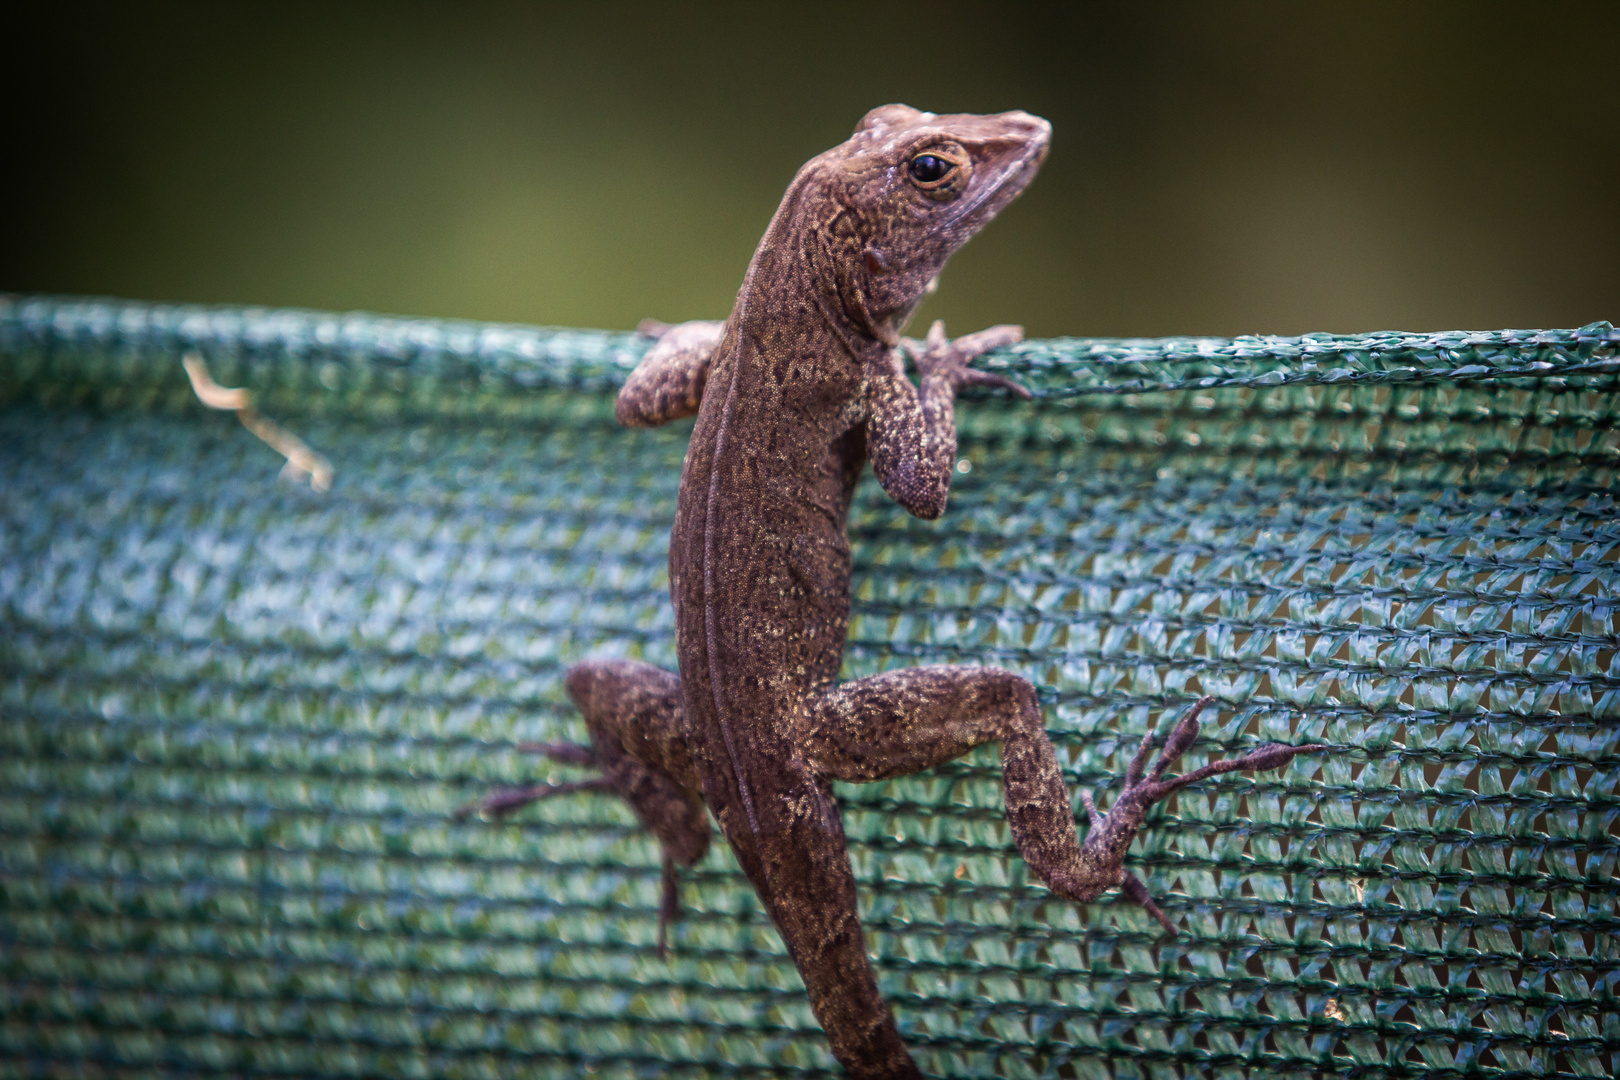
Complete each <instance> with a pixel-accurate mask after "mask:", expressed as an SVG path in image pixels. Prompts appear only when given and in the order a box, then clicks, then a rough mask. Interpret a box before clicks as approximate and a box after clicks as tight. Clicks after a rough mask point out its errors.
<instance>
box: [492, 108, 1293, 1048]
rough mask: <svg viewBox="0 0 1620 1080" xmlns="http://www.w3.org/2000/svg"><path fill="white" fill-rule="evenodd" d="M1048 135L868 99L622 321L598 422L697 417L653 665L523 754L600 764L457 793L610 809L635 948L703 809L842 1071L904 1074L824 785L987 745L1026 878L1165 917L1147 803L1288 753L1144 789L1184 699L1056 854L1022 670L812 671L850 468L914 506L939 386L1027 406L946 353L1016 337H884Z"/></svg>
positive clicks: (844, 550)
mask: <svg viewBox="0 0 1620 1080" xmlns="http://www.w3.org/2000/svg"><path fill="white" fill-rule="evenodd" d="M1050 138H1051V127H1050V125H1049V124H1047V122H1046V121H1045V120H1042V119H1040V118H1038V117H1035V116H1031V115H1029V114H1028V113H1023V112H1008V113H1000V114H996V115H991V116H974V115H954V116H936V115H934V114H932V113H925V112H919V111H917V110H916V109H912V108H908V107H906V106H904V105H886V106H884V107H882V108H878V109H874V110H873V111H872V112H870V113H868V114H867V115H866V117H865V119H863V120H862V121H861V123H860V126H859V127H858V128H857V129H856V131H855V134H854V135H853V136H852V137H851V138H850V139H849V140H848V141H847V142H845V143H843V144H841V145H839V146H836V147H834V148H833V149H831V150H829V151H827V152H826V153H824V154H822V155H820V156H819V157H816V158H814V159H812V160H811V161H810V162H808V163H807V164H806V165H805V166H804V167H803V168H801V169H800V170H799V172H798V175H797V176H796V177H794V180H793V183H792V184H791V185H790V186H789V187H788V190H787V195H786V197H785V198H784V199H783V200H782V205H781V207H780V208H779V209H778V210H777V212H776V215H775V217H774V218H773V219H772V220H771V224H770V228H769V229H768V230H766V233H765V237H764V239H763V240H761V241H760V245H759V249H758V250H757V251H756V252H755V254H754V258H753V262H752V263H751V264H750V265H749V268H748V274H747V277H746V278H745V280H744V281H743V285H742V289H741V290H740V291H739V292H738V294H737V302H736V306H735V307H734V308H733V309H732V312H731V317H730V318H728V319H726V320H725V321H724V322H723V323H715V322H699V323H684V324H681V325H679V326H674V327H666V326H663V325H661V324H655V325H652V326H650V327H648V332H650V333H653V334H655V335H657V336H658V339H659V340H658V342H657V344H656V345H655V346H654V347H653V348H652V349H651V350H650V351H649V352H648V354H647V356H646V357H645V359H644V360H643V361H642V362H641V364H640V366H639V367H637V368H636V370H635V372H634V373H632V374H631V376H630V378H629V379H628V380H627V381H626V383H625V385H624V387H623V389H622V390H621V391H620V392H619V397H618V402H617V415H618V417H619V419H620V421H622V422H623V423H625V424H627V425H630V426H633V427H642V426H649V425H654V424H662V423H665V422H667V421H670V420H674V419H676V418H677V417H681V416H688V415H691V414H692V413H694V412H695V413H697V424H696V427H695V428H694V429H693V432H692V439H691V444H690V447H689V448H688V450H687V454H686V463H685V466H684V468H683V470H682V472H681V486H680V498H679V503H678V508H677V510H676V516H675V527H674V531H673V532H672V533H671V535H670V546H669V576H670V593H671V595H672V597H673V599H674V602H675V613H676V645H677V654H678V657H679V660H680V674H679V675H675V674H673V673H671V672H668V671H663V670H661V669H659V668H655V667H653V666H651V665H649V664H644V663H638V662H633V661H623V660H603V661H588V662H585V663H582V664H578V665H576V666H575V667H573V668H572V669H570V670H569V672H568V675H567V687H568V692H569V694H570V695H571V696H572V697H573V699H574V701H575V702H576V703H577V704H578V705H579V708H580V710H581V711H582V712H583V713H584V715H585V720H586V724H587V726H588V727H589V729H590V733H591V746H590V747H583V746H571V745H551V746H542V747H537V749H539V750H540V751H542V752H544V753H547V754H549V755H550V756H551V757H553V758H555V759H559V760H562V761H566V762H570V763H574V764H579V765H588V766H594V767H595V768H597V769H600V770H601V773H602V775H601V777H600V778H599V779H594V780H588V781H583V782H578V783H573V784H561V785H541V786H539V787H534V788H526V789H522V790H518V791H511V792H502V793H499V794H497V795H494V796H491V797H490V798H488V799H485V800H483V801H482V802H481V803H478V804H475V806H476V807H478V808H481V809H483V810H485V811H486V812H492V813H497V814H500V813H506V812H509V811H510V810H513V809H515V808H517V807H518V806H522V805H524V804H526V803H528V802H530V801H532V800H534V799H536V798H542V797H545V796H548V795H554V794H558V793H560V792H563V791H574V790H580V789H590V788H594V789H601V790H611V791H614V792H616V793H618V794H619V795H620V796H621V797H623V798H624V799H625V800H627V801H628V802H629V803H630V805H631V807H632V808H634V810H635V812H636V814H637V816H638V817H639V818H640V819H641V821H642V822H643V823H644V824H645V825H646V826H647V828H649V829H650V830H652V832H653V833H655V834H656V835H657V837H658V839H659V840H660V841H661V842H662V845H663V852H664V856H663V858H664V899H663V906H662V910H661V917H660V927H659V947H660V949H662V948H663V944H664V927H665V925H666V924H667V922H668V921H669V919H670V918H671V917H673V915H674V914H675V911H676V888H675V886H676V879H675V867H676V866H690V865H691V864H692V863H694V862H695V861H697V859H699V858H701V857H702V855H703V854H704V852H705V851H706V850H707V849H708V846H709V836H710V834H709V824H708V820H707V817H706V815H705V807H707V809H708V812H709V813H712V814H713V815H714V817H715V819H716V820H717V821H718V822H719V824H720V829H721V832H722V833H723V834H724V835H725V837H726V840H727V841H728V842H729V843H730V844H731V847H732V850H733V851H734V852H735V853H736V856H737V861H738V862H739V863H740V864H741V865H742V868H743V871H744V872H745V873H746V874H747V875H748V877H749V880H750V881H752V882H753V884H754V887H755V889H756V890H758V893H759V896H760V898H761V900H762V902H763V903H764V905H765V908H766V910H767V911H769V913H770V916H771V918H772V920H774V922H775V923H776V926H777V928H778V929H779V930H780V932H781V934H782V937H783V939H784V941H786V943H787V946H788V950H789V952H790V953H791V954H792V956H793V960H794V962H795V963H796V964H797V965H798V968H799V973H800V974H801V975H802V976H803V978H804V983H805V986H806V988H807V989H808V990H809V994H810V1001H811V1005H812V1006H813V1007H814V1009H815V1013H816V1017H817V1018H818V1019H819V1020H820V1022H821V1025H822V1027H823V1028H824V1029H825V1030H826V1033H827V1037H828V1039H829V1040H830V1041H831V1044H832V1050H833V1053H834V1055H836V1056H837V1058H838V1060H839V1061H840V1062H842V1063H843V1065H844V1067H845V1068H846V1069H847V1070H848V1071H849V1073H850V1075H852V1076H858V1077H914V1076H919V1075H921V1074H920V1073H919V1072H918V1071H917V1067H916V1065H915V1064H914V1063H913V1062H912V1059H911V1056H910V1055H909V1054H908V1053H907V1052H906V1048H905V1046H904V1045H903V1044H902V1042H901V1039H900V1035H899V1032H898V1030H897V1029H896V1027H895V1023H894V1017H893V1014H892V1013H891V1012H890V1010H889V1007H888V1005H887V1004H886V1003H885V1002H884V1001H883V999H882V997H881V996H880V995H879V994H878V988H877V981H876V979H875V978H874V976H873V973H872V967H871V964H870V963H869V962H868V959H867V951H866V944H865V940H864V938H863V936H862V930H861V922H860V917H859V915H858V913H857V911H856V904H855V878H854V875H853V873H852V872H851V869H850V862H849V855H848V853H847V851H846V849H845V844H844V832H843V825H842V821H841V818H840V814H839V807H838V804H837V802H836V801H835V800H834V798H833V795H832V790H831V782H832V781H834V780H842V781H853V782H863V781H870V780H880V779H884V778H887V777H894V776H904V775H906V774H908V773H913V772H916V771H918V770H921V769H927V768H931V767H933V766H936V765H939V764H942V763H943V762H946V761H949V760H951V759H952V758H955V757H958V756H960V755H961V754H964V753H966V752H967V751H969V750H971V749H972V748H973V747H975V746H979V745H981V744H983V743H986V742H999V743H1000V744H1001V751H1002V763H1003V764H1002V769H1003V785H1004V793H1005V798H1006V812H1007V819H1008V822H1009V823H1010V825H1011V828H1012V834H1013V837H1014V840H1015V842H1016V843H1017V846H1018V850H1019V852H1020V854H1021V855H1022V856H1023V858H1024V860H1025V861H1026V862H1027V863H1028V864H1029V866H1030V867H1031V868H1032V869H1033V870H1034V871H1035V873H1036V874H1037V875H1038V876H1039V877H1040V878H1041V880H1042V881H1044V882H1045V883H1046V885H1047V886H1048V887H1049V888H1050V889H1051V890H1052V891H1053V892H1056V893H1057V894H1058V895H1060V896H1064V897H1067V898H1070V899H1073V900H1077V901H1089V900H1093V899H1095V898H1096V897H1098V896H1100V895H1101V894H1102V893H1104V892H1106V891H1107V890H1108V889H1111V888H1114V887H1115V886H1120V887H1122V888H1123V890H1124V891H1125V893H1126V894H1127V895H1128V896H1130V897H1131V898H1132V899H1133V900H1135V901H1137V902H1138V903H1140V904H1142V905H1144V906H1145V907H1146V908H1147V910H1148V911H1150V912H1152V913H1153V915H1154V916H1155V917H1157V918H1158V919H1159V921H1160V922H1161V923H1163V924H1164V925H1165V927H1166V928H1167V929H1168V930H1169V931H1170V932H1171V933H1174V932H1175V927H1174V925H1173V924H1172V923H1171V922H1170V920H1169V919H1168V918H1166V917H1165V915H1164V913H1163V912H1161V911H1160V910H1159V908H1158V906H1157V905H1156V904H1155V903H1154V902H1153V900H1152V899H1151V898H1150V897H1149V896H1148V894H1147V890H1146V888H1145V887H1144V886H1143V884H1142V882H1141V881H1140V880H1139V879H1138V878H1137V877H1136V876H1135V875H1133V874H1131V873H1129V872H1128V871H1126V870H1125V869H1124V865H1123V864H1124V860H1125V853H1126V849H1127V848H1128V847H1129V846H1130V843H1131V840H1132V838H1133V837H1134V836H1135V835H1136V833H1137V830H1138V829H1139V828H1140V827H1141V824H1142V818H1143V814H1144V813H1145V812H1146V810H1147V808H1148V807H1149V806H1150V805H1152V804H1153V803H1154V802H1155V801H1157V800H1159V799H1161V798H1163V797H1164V796H1165V795H1167V794H1169V793H1170V792H1172V791H1174V790H1176V789H1177V788H1179V787H1181V786H1182V785H1184V784H1188V783H1191V782H1193V781H1195V780H1200V779H1203V778H1205V777H1207V776H1211V775H1214V774H1216V773H1222V772H1229V771H1232V770H1234V769H1271V768H1275V767H1277V766H1279V765H1281V764H1283V763H1284V762H1286V761H1287V760H1288V759H1289V758H1290V757H1291V756H1292V755H1294V754H1295V753H1298V752H1300V751H1302V750H1308V749H1314V748H1313V747H1301V746H1281V745H1271V746H1267V747H1264V748H1262V749H1260V750H1258V751H1255V752H1253V753H1250V754H1248V755H1245V756H1243V757H1239V758H1236V759H1232V760H1226V761H1219V762H1216V763H1214V764H1211V765H1206V766H1204V767H1203V768H1201V769H1198V770H1195V771H1194V772H1191V773H1188V774H1186V775H1183V776H1180V777H1176V778H1174V779H1170V780H1166V779H1164V778H1163V776H1164V772H1165V770H1166V768H1167V767H1168V766H1169V765H1170V764H1171V763H1172V762H1174V761H1175V760H1176V758H1177V757H1178V756H1179V755H1180V754H1181V753H1182V752H1183V751H1184V750H1185V749H1186V748H1187V747H1188V746H1189V745H1191V743H1192V742H1193V740H1194V739H1195V738H1196V737H1197V733H1198V722H1197V719H1196V717H1197V714H1198V712H1199V710H1200V709H1201V708H1202V707H1203V705H1204V702H1199V704H1198V705H1197V706H1195V707H1194V708H1193V710H1192V711H1191V713H1190V714H1189V715H1188V716H1187V717H1186V718H1185V719H1183V720H1182V721H1181V722H1180V723H1179V724H1177V725H1176V727H1175V728H1174V730H1173V731H1172V732H1171V734H1170V737H1169V739H1168V741H1167V743H1166V746H1165V748H1164V750H1163V752H1162V753H1161V754H1160V756H1159V758H1158V760H1157V761H1156V762H1155V763H1154V765H1153V767H1152V769H1151V770H1149V769H1147V768H1146V766H1147V759H1148V755H1149V750H1150V748H1151V738H1145V739H1144V740H1143V742H1142V746H1141V748H1140V750H1139V751H1138V752H1137V754H1136V757H1135V759H1134V760H1133V761H1132V763H1131V765H1130V767H1129V768H1128V769H1127V771H1126V776H1125V788H1124V791H1123V792H1122V793H1121V795H1120V797H1119V798H1118V800H1116V802H1115V803H1114V805H1113V807H1112V809H1111V810H1110V811H1109V813H1108V814H1107V815H1106V816H1103V815H1101V814H1099V813H1098V812H1097V809H1096V807H1095V806H1094V805H1093V803H1092V800H1091V796H1090V794H1089V793H1087V794H1083V795H1082V796H1081V798H1082V801H1083V803H1084V805H1085V808H1086V811H1087V813H1088V815H1089V817H1090V823H1091V828H1090V830H1089V831H1088V833H1087V834H1086V839H1085V842H1084V844H1082V843H1081V842H1080V839H1079V837H1078V835H1077V832H1076V829H1075V821H1074V812H1073V807H1072V803H1071V801H1070V798H1069V792H1068V789H1067V788H1066V787H1065V785H1064V782H1063V775H1062V772H1061V770H1060V768H1059V766H1058V760H1057V755H1056V754H1055V752H1054V751H1053V748H1052V744H1051V741H1050V740H1049V739H1048V737H1047V734H1046V728H1045V724H1044V722H1043V721H1042V717H1041V711H1040V708H1039V706H1038V705H1037V702H1036V695H1035V688H1034V686H1033V685H1031V684H1030V682H1029V681H1028V680H1026V679H1024V678H1022V677H1020V676H1018V675H1015V674H1013V673H1012V672H1009V671H1003V670H1000V669H998V668H991V667H978V666H966V665H964V666H935V667H919V668H910V669H906V670H899V671H888V672H884V673H883V674H880V675H874V676H870V677H868V678H864V679H856V680H854V681H852V682H847V683H843V684H839V683H838V682H837V677H838V671H839V667H840V665H841V663H842V659H843V650H844V636H845V630H846V627H847V625H848V621H849V605H850V588H849V583H850V547H849V539H848V537H847V535H846V531H845V521H846V518H847V515H848V511H849V505H850V498H851V495H852V494H853V492H854V490H855V484H856V481H857V480H858V479H859V477H860V474H861V471H862V468H863V466H864V465H865V463H866V461H868V460H870V461H871V463H872V469H873V472H875V473H876V474H877V478H878V482H879V483H880V484H882V485H883V489H884V491H886V492H887V493H888V494H889V495H890V496H891V497H892V498H893V499H894V500H895V501H896V502H898V503H899V504H900V505H901V506H903V507H905V508H906V509H907V510H908V511H910V512H911V513H913V514H916V515H917V516H919V517H923V518H937V517H939V515H940V514H941V513H943V512H944V510H945V497H946V493H947V491H948V489H949V486H950V477H951V470H952V468H953V466H954V465H955V461H956V428H955V415H954V411H953V401H954V398H955V395H956V392H957V390H959V389H960V388H961V387H963V386H970V385H981V386H992V387H1001V388H1003V389H1007V390H1011V391H1013V392H1016V393H1020V394H1024V396H1028V394H1027V392H1025V391H1024V390H1023V389H1022V388H1021V387H1019V386H1018V385H1017V384H1015V383H1013V382H1011V381H1010V380H1008V379H1006V378H1004V377H1002V376H999V375H994V374H991V373H988V372H984V371H980V370H976V369H974V368H971V367H969V366H968V362H969V361H970V360H972V359H973V358H974V357H976V356H978V355H979V354H981V353H983V352H985V351H987V350H990V349H993V348H997V347H999V346H1003V345H1008V344H1012V343H1014V342H1016V341H1018V340H1020V338H1021V336H1022V331H1021V329H1020V328H1019V327H1015V326H997V327H992V328H991V329H989V330H983V331H980V332H979V333H976V334H972V335H969V336H967V337H963V338H958V339H957V340H955V341H954V342H953V341H949V340H947V339H946V337H945V331H944V327H943V326H942V325H941V324H939V323H935V324H934V326H933V328H932V330H931V331H930V332H929V334H928V339H927V341H926V342H925V343H919V342H913V341H909V340H907V339H903V338H902V337H901V336H900V335H901V331H902V329H903V328H904V326H905V323H906V320H907V319H908V317H909V316H910V314H911V311H912V309H913V308H914V307H915V306H916V304H917V302H918V301H919V300H920V299H921V298H922V297H923V296H924V295H925V294H926V293H927V292H929V291H930V290H931V289H932V287H933V282H934V280H935V277H936V276H937V275H938V274H939V272H940V269H941V267H943V266H944V264H945V260H946V259H947V258H948V257H949V256H950V255H951V254H952V253H953V252H955V251H956V250H957V249H958V248H960V247H961V246H962V245H963V244H964V243H966V242H967V240H968V239H969V238H970V237H971V236H972V235H973V234H974V233H976V232H977V231H978V230H979V229H980V228H982V227H983V226H984V225H985V224H986V223H987V222H988V221H990V219H991V218H993V217H995V216H996V214H998V213H999V212H1000V211H1001V210H1002V209H1003V208H1004V207H1005V206H1007V204H1008V203H1010V202H1012V200H1013V199H1014V198H1016V197H1017V196H1018V194H1019V193H1020V192H1022V191H1023V190H1024V187H1025V186H1026V185H1027V184H1028V183H1029V182H1030V180H1031V178H1033V177H1034V175H1035V172H1036V170H1037V169H1039V167H1040V165H1041V162H1042V161H1043V160H1044V159H1045V157H1046V150H1047V145H1048V142H1049V141H1050ZM902 351H905V352H907V353H910V354H911V356H912V357H913V359H914V360H915V362H916V365H917V369H918V372H919V375H920V386H914V385H913V384H912V383H911V381H910V380H909V379H908V378H907V377H906V374H905V369H904V363H903V356H902Z"/></svg>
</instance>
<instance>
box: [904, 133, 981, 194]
mask: <svg viewBox="0 0 1620 1080" xmlns="http://www.w3.org/2000/svg"><path fill="white" fill-rule="evenodd" d="M906 175H907V176H909V177H911V182H912V183H913V184H915V185H917V189H918V190H919V191H920V192H921V193H922V194H924V195H926V196H928V198H930V199H932V200H934V201H935V202H950V201H951V200H952V199H954V198H956V197H957V196H958V195H960V194H962V190H963V189H964V188H966V187H967V185H968V179H969V178H970V177H971V176H972V175H973V159H972V158H970V157H968V154H967V151H966V150H964V149H962V147H961V146H959V145H958V144H956V143H954V142H947V143H934V144H932V145H930V146H926V147H923V148H922V149H921V150H918V151H917V152H916V153H915V154H913V155H912V157H911V160H910V161H908V162H906Z"/></svg>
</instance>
